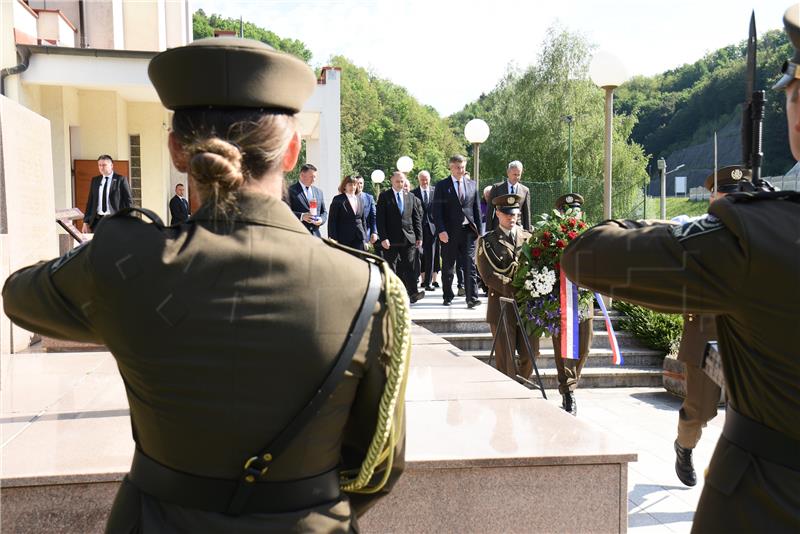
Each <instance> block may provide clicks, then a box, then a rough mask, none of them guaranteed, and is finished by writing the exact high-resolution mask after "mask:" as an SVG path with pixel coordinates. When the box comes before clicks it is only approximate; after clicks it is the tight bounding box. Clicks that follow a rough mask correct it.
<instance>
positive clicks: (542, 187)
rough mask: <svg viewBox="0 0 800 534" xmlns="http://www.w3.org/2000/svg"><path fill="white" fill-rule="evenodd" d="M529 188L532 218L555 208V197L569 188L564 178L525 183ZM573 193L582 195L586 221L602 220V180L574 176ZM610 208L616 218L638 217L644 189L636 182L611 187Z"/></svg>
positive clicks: (642, 205) (640, 211)
mask: <svg viewBox="0 0 800 534" xmlns="http://www.w3.org/2000/svg"><path fill="white" fill-rule="evenodd" d="M524 183H525V185H526V186H527V187H528V188H529V189H530V191H531V217H532V218H533V219H534V220H536V219H537V215H539V214H542V213H550V212H552V210H553V209H554V208H555V203H556V200H558V198H559V197H560V196H561V195H564V194H566V193H568V192H570V191H568V189H569V187H568V184H567V182H566V181H558V182H524ZM572 189H573V190H572V191H571V192H572V193H578V194H580V195H581V196H582V197H583V198H584V202H585V203H584V207H583V208H584V213H585V217H586V220H587V221H589V222H599V221H601V220H602V219H603V180H602V179H600V180H598V179H596V178H594V179H590V178H573V180H572ZM611 198H612V200H611V208H612V213H613V217H614V218H615V219H637V218H641V217H642V216H643V215H644V205H645V196H644V189H643V187H641V186H639V185H631V186H620V187H612V194H611Z"/></svg>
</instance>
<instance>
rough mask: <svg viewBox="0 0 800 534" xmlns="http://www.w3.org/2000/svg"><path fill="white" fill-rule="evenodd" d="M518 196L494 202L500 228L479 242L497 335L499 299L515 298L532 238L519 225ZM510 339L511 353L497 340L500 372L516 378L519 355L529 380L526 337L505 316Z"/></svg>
mask: <svg viewBox="0 0 800 534" xmlns="http://www.w3.org/2000/svg"><path fill="white" fill-rule="evenodd" d="M521 200H522V198H521V197H520V196H519V195H501V196H498V197H495V198H494V199H492V205H493V206H494V208H495V215H496V217H497V220H498V226H497V228H495V229H494V230H492V231H490V232H487V233H486V234H485V235H483V237H481V238H479V239H478V246H477V255H478V256H477V260H476V264H477V267H478V273H479V274H480V276H481V278H482V279H483V281H484V283H485V284H486V285H487V286H488V287H489V305H488V307H487V308H486V321H487V322H488V323H489V327H490V328H491V330H492V336H493V337H495V336H497V329H498V327H499V321H500V297H506V298H510V299H513V298H514V292H515V290H514V287H513V286H512V285H511V281H512V280H513V279H514V273H515V272H516V269H517V259H518V258H519V254H520V252H521V250H522V245H523V244H525V241H527V240H528V238H530V236H531V235H530V234H529V233H528V232H527V231H525V230H524V229H522V228H521V227H519V226H517V217H519V214H520V201H521ZM506 321H507V323H506V324H507V325H508V339H509V340H510V341H511V343H510V345H511V352H510V353H509V349H508V345H507V344H506V342H505V338H504V337H501V338H500V339H497V341H496V344H495V353H496V361H497V370H498V371H500V372H502V373H505V374H506V375H508V376H510V377H512V378H516V372H515V366H514V362H513V358H514V354H515V353H516V352H517V351H518V352H519V375H520V376H522V377H523V378H528V377H530V376H531V373H532V372H533V359H532V355H531V354H529V353H528V349H527V345H526V344H525V339H524V337H523V336H525V335H526V333H525V332H524V331H522V330H520V329H518V328H517V325H516V321H515V320H514V317H513V315H512V316H506Z"/></svg>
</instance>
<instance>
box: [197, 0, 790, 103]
mask: <svg viewBox="0 0 800 534" xmlns="http://www.w3.org/2000/svg"><path fill="white" fill-rule="evenodd" d="M792 1H795V0H757V1H756V0H724V1H722V0H670V1H665V0H658V1H655V0H606V1H603V0H595V1H589V0H555V1H548V2H542V1H541V0H524V1H514V0H483V1H476V0H238V1H237V0H191V1H190V8H191V9H192V10H193V11H194V10H197V9H200V8H202V9H203V10H204V11H205V12H206V14H207V15H211V14H214V13H216V14H219V15H223V16H225V17H232V18H239V17H240V16H241V17H243V18H244V20H245V21H249V22H253V23H255V24H257V25H259V26H261V27H264V28H266V29H268V30H271V31H273V32H275V33H276V34H278V35H280V36H281V37H291V38H295V39H300V40H301V41H303V42H304V43H305V44H306V46H307V47H308V48H309V49H310V50H311V52H312V54H313V57H312V60H311V62H312V64H313V65H314V66H315V67H320V66H323V65H325V64H326V61H327V60H328V59H329V58H330V57H331V56H334V55H344V56H346V57H347V58H349V59H350V60H351V61H353V62H354V63H355V64H356V65H358V66H361V67H364V68H367V69H369V70H370V71H372V72H373V73H374V74H376V75H377V76H380V77H381V78H386V79H389V80H391V81H392V82H394V83H396V84H398V85H401V86H403V87H405V88H406V89H408V90H409V92H410V93H411V94H412V95H414V97H416V98H417V99H418V100H419V101H420V102H422V103H423V104H425V105H430V106H433V107H434V108H435V109H436V110H437V111H438V112H439V113H440V114H441V115H443V116H445V115H449V114H451V113H454V112H456V111H459V110H460V109H461V108H463V107H464V105H466V104H468V103H469V102H472V101H473V100H476V99H477V98H478V97H479V96H480V95H481V94H482V93H488V92H489V91H491V90H492V89H493V88H494V87H495V86H496V85H497V83H498V81H500V79H501V78H502V77H503V75H504V74H505V72H506V71H507V70H508V68H509V65H513V66H516V67H521V68H524V67H526V66H528V65H531V64H533V63H536V61H537V56H538V52H539V49H540V47H541V44H542V41H543V40H544V37H545V33H546V31H547V29H548V28H550V27H553V26H554V25H556V24H558V25H560V26H561V27H563V28H564V29H566V30H569V31H571V32H577V33H580V34H582V35H584V36H585V37H586V38H587V39H588V40H589V42H590V43H592V44H593V45H595V46H596V47H597V49H598V50H603V51H605V52H609V53H611V54H614V55H615V56H617V57H618V58H619V60H620V61H621V62H622V64H623V65H624V66H625V68H626V70H627V72H628V74H629V75H630V76H633V75H648V76H649V75H653V74H657V73H660V72H663V71H665V70H669V69H672V68H675V67H678V66H680V65H683V64H685V63H692V62H694V61H696V60H698V59H700V58H701V57H703V56H704V55H705V54H706V53H708V52H711V51H713V50H716V49H717V48H721V47H723V46H726V45H729V44H734V43H737V42H739V41H742V40H744V39H746V38H747V32H748V28H749V23H750V13H751V11H752V10H753V9H754V8H755V12H756V26H757V29H758V34H759V35H761V34H762V33H763V32H765V31H767V30H771V29H778V28H782V27H783V12H784V11H785V10H786V8H787V7H789V5H790V4H791V2H792Z"/></svg>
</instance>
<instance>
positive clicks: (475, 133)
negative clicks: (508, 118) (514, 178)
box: [464, 119, 489, 191]
mask: <svg viewBox="0 0 800 534" xmlns="http://www.w3.org/2000/svg"><path fill="white" fill-rule="evenodd" d="M464 137H466V138H467V141H468V142H469V143H472V152H473V156H474V157H475V163H474V167H473V171H474V173H475V187H476V188H478V191H480V174H478V173H479V171H480V159H481V155H480V154H481V153H480V150H481V143H483V142H484V141H486V139H487V138H488V137H489V125H488V124H486V121H484V120H481V119H472V120H471V121H469V122H468V123H467V125H466V126H464Z"/></svg>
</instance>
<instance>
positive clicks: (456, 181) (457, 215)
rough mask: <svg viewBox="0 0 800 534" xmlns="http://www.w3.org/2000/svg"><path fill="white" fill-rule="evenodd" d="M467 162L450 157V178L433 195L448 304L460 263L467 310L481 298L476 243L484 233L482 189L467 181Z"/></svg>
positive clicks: (457, 156) (439, 185)
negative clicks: (454, 276)
mask: <svg viewBox="0 0 800 534" xmlns="http://www.w3.org/2000/svg"><path fill="white" fill-rule="evenodd" d="M466 170H467V159H466V158H465V157H464V156H461V155H459V154H456V155H455V156H452V157H451V158H450V176H449V177H447V178H445V179H444V180H442V181H440V182H439V183H437V184H436V189H435V190H434V193H433V222H434V225H435V226H436V232H437V234H438V236H439V241H440V242H441V243H442V289H443V290H444V305H445V306H449V305H450V303H451V302H452V301H453V297H454V295H453V275H454V273H455V266H456V261H457V260H458V261H460V263H461V265H463V266H464V289H465V293H466V295H465V296H466V298H467V307H469V308H474V307H475V306H477V305H479V304H480V303H481V301H480V300H479V299H478V287H477V286H478V276H477V270H476V269H475V240H476V239H477V238H478V237H479V236H480V235H481V234H482V233H483V224H482V223H481V209H480V201H479V200H478V188H477V185H476V184H475V182H474V181H473V180H470V179H469V178H465V176H464V175H465V174H466Z"/></svg>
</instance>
